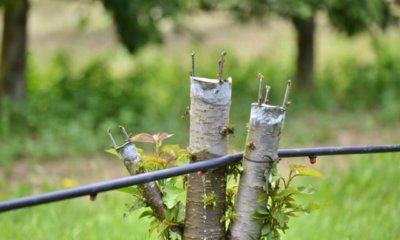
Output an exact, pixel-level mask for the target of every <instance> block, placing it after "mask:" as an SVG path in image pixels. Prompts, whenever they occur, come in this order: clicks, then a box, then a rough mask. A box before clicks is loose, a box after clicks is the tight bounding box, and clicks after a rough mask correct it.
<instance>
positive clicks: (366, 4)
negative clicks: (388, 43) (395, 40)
mask: <svg viewBox="0 0 400 240" xmlns="http://www.w3.org/2000/svg"><path fill="white" fill-rule="evenodd" d="M200 2H204V3H203V4H204V5H206V6H207V8H205V9H206V10H212V9H227V10H229V11H232V12H233V13H234V14H235V16H236V17H237V18H238V19H239V20H242V21H247V20H251V19H254V18H256V19H258V20H262V19H264V18H265V17H268V16H269V15H271V14H274V13H275V14H278V15H280V16H282V17H285V18H290V19H303V20H305V19H308V18H311V17H313V16H314V15H315V14H316V13H317V11H318V10H323V11H326V12H327V13H328V15H329V19H330V21H331V23H332V25H333V26H334V27H337V28H338V29H339V30H341V31H343V32H346V33H348V34H349V35H353V34H355V33H358V32H361V31H363V30H366V29H369V28H371V27H373V26H378V27H381V28H385V27H386V26H387V25H388V24H389V22H390V20H391V18H392V17H394V15H395V13H394V7H393V5H395V4H399V2H391V1H383V0H362V1H343V0H323V1H319V0H301V1H298V0H288V1H284V0H278V1H276V0H267V1H264V0H255V1H240V0H228V1H220V2H218V3H217V2H213V1H208V0H201V1H200Z"/></svg>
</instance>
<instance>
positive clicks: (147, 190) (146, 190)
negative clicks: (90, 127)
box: [118, 142, 166, 221]
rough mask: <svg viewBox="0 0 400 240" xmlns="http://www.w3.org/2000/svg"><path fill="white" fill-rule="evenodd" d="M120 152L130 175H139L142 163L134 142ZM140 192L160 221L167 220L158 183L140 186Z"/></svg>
mask: <svg viewBox="0 0 400 240" xmlns="http://www.w3.org/2000/svg"><path fill="white" fill-rule="evenodd" d="M118 152H119V153H120V154H121V156H122V158H123V160H124V165H125V167H126V169H127V170H128V172H129V174H130V175H136V174H138V173H139V169H138V167H137V164H138V163H139V162H141V161H142V160H141V158H140V155H139V154H138V152H137V150H136V147H135V145H134V144H133V143H132V142H127V143H126V144H124V145H123V146H121V147H119V148H118ZM138 188H139V190H140V192H141V193H142V194H143V197H144V198H145V199H146V202H147V204H148V205H149V206H150V208H151V209H152V210H153V212H154V214H155V216H156V217H157V219H158V220H160V221H163V220H164V219H165V212H166V206H165V205H164V202H163V199H162V193H161V191H160V188H159V187H158V185H157V183H156V182H148V183H144V184H140V185H138Z"/></svg>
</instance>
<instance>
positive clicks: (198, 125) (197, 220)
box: [184, 77, 232, 239]
mask: <svg viewBox="0 0 400 240" xmlns="http://www.w3.org/2000/svg"><path fill="white" fill-rule="evenodd" d="M190 80H191V94H190V95H191V105H190V140H189V148H190V150H191V152H192V158H191V161H192V162H196V161H203V160H206V159H209V158H212V157H217V156H222V155H225V154H227V152H228V136H227V134H226V133H225V132H226V131H224V130H225V129H226V127H227V126H228V123H229V108H230V104H231V87H232V81H231V79H228V80H225V81H222V82H219V80H213V79H206V78H199V77H191V79H190ZM212 192H214V193H215V195H216V202H215V205H214V206H211V205H209V206H204V203H203V195H204V194H210V193H212ZM225 197H226V169H225V168H218V169H209V170H208V171H207V172H206V173H205V175H204V176H202V177H200V176H198V175H196V174H190V175H189V178H188V191H187V201H186V202H187V203H186V218H185V231H184V239H225V226H224V223H221V218H222V217H223V216H224V213H225V208H226V206H225Z"/></svg>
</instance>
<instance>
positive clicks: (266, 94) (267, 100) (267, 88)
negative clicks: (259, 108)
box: [264, 85, 271, 104]
mask: <svg viewBox="0 0 400 240" xmlns="http://www.w3.org/2000/svg"><path fill="white" fill-rule="evenodd" d="M270 91H271V86H269V85H266V86H265V99H264V103H265V104H269V92H270Z"/></svg>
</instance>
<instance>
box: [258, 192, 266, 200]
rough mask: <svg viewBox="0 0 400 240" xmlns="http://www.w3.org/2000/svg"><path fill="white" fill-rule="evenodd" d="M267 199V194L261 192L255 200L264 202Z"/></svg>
mask: <svg viewBox="0 0 400 240" xmlns="http://www.w3.org/2000/svg"><path fill="white" fill-rule="evenodd" d="M267 200H268V194H266V193H262V194H260V196H258V198H257V202H265V201H267Z"/></svg>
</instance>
